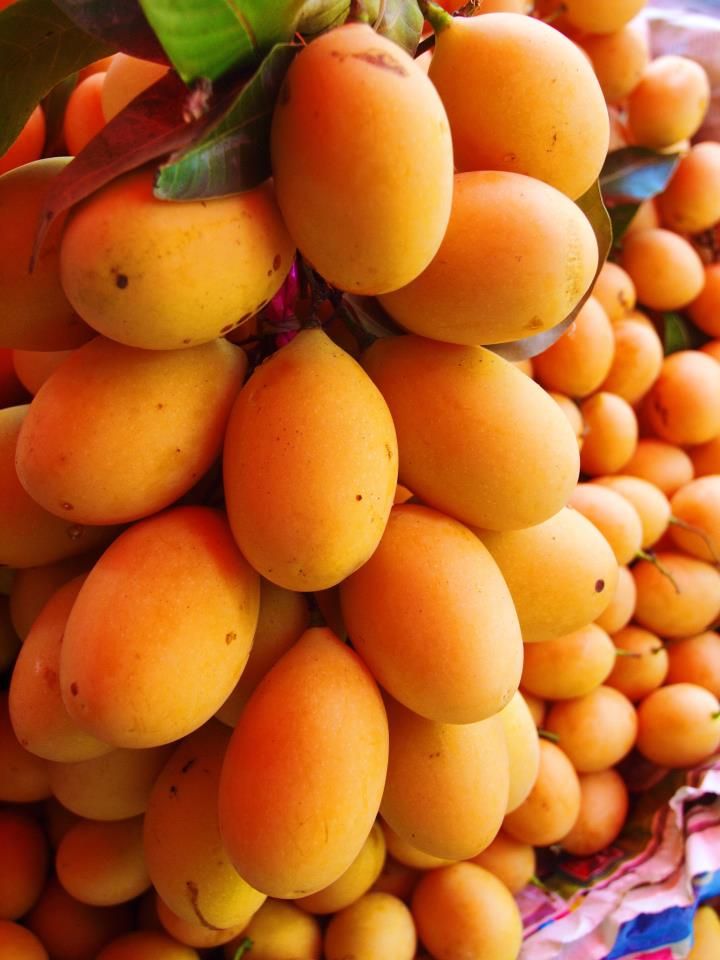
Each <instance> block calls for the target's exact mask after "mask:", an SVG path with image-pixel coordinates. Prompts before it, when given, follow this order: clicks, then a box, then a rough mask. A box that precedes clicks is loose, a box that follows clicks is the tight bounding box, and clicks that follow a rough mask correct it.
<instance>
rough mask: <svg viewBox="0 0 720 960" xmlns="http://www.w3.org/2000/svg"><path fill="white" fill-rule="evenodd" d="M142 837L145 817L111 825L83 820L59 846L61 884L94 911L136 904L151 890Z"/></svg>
mask: <svg viewBox="0 0 720 960" xmlns="http://www.w3.org/2000/svg"><path fill="white" fill-rule="evenodd" d="M142 834H143V821H142V817H133V818H131V819H130V820H115V821H112V822H109V823H102V822H97V821H93V820H81V821H80V822H79V823H76V824H75V825H74V826H72V827H70V829H69V830H68V831H67V832H66V833H65V835H64V836H63V838H62V840H61V841H60V845H59V846H58V849H57V854H56V856H55V870H56V872H57V877H58V880H59V881H60V883H61V884H62V885H63V887H64V888H65V889H66V890H67V892H68V893H69V894H70V895H71V896H72V897H75V899H76V900H79V901H80V902H81V903H89V904H91V905H92V906H95V907H110V906H112V905H113V904H116V903H125V902H126V901H128V900H134V899H135V897H138V896H140V894H142V893H144V892H145V890H147V889H149V887H150V877H149V876H148V872H147V868H146V866H145V857H144V855H143V843H142Z"/></svg>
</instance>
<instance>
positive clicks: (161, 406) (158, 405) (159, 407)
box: [155, 403, 165, 410]
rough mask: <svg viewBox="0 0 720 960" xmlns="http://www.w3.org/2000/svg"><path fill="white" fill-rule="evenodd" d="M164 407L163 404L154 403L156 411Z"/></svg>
mask: <svg viewBox="0 0 720 960" xmlns="http://www.w3.org/2000/svg"><path fill="white" fill-rule="evenodd" d="M164 406H165V404H164V403H156V404H155V407H156V409H157V410H162V408H163V407H164Z"/></svg>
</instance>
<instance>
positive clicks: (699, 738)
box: [637, 683, 720, 767]
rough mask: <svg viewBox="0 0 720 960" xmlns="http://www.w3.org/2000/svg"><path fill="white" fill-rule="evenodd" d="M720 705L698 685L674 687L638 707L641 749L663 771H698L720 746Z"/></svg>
mask: <svg viewBox="0 0 720 960" xmlns="http://www.w3.org/2000/svg"><path fill="white" fill-rule="evenodd" d="M719 710H720V704H719V703H718V699H717V697H716V696H714V694H712V693H710V691H709V690H705V688H704V687H699V686H697V685H696V684H694V683H671V684H669V685H668V686H665V687H660V689H659V690H654V691H653V692H652V693H651V694H649V695H648V696H647V697H646V698H645V699H644V700H643V701H642V703H641V704H640V705H639V707H638V723H639V727H638V738H637V748H638V750H639V751H640V753H642V754H643V756H645V757H647V758H648V760H651V761H652V762H653V763H656V764H658V766H661V767H694V766H697V764H699V763H702V762H703V761H704V760H707V758H708V757H710V756H711V755H712V754H714V753H715V751H716V750H717V749H718V747H719V746H720V717H719V715H718V711H719Z"/></svg>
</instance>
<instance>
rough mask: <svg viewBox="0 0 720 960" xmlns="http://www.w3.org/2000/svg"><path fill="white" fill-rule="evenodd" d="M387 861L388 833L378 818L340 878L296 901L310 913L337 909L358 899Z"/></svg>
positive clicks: (365, 891) (347, 905)
mask: <svg viewBox="0 0 720 960" xmlns="http://www.w3.org/2000/svg"><path fill="white" fill-rule="evenodd" d="M384 863H385V834H384V833H383V832H382V828H381V826H380V824H379V823H377V822H375V823H374V824H373V826H372V829H371V830H370V833H369V834H368V837H367V840H366V841H365V843H364V844H363V845H362V848H361V849H360V853H359V854H358V855H357V856H356V857H355V859H354V860H353V862H352V863H351V864H350V866H349V867H348V868H347V870H346V871H345V873H343V874H341V875H340V876H339V877H338V878H337V880H335V881H334V882H333V883H331V884H330V885H329V886H327V887H325V889H324V890H318V892H317V893H311V894H310V896H309V897H300V899H299V900H296V901H295V903H296V904H297V906H298V907H301V908H302V909H303V910H307V912H308V913H319V914H323V913H336V912H337V911H338V910H343V909H344V908H345V907H349V906H350V904H351V903H355V901H356V900H358V899H359V898H360V897H362V896H363V895H364V894H366V893H367V892H368V890H369V889H370V888H371V887H372V885H373V884H374V883H375V881H376V880H377V878H378V877H379V876H380V872H381V871H382V868H383V864H384Z"/></svg>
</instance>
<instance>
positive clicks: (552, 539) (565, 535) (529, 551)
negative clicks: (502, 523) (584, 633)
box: [474, 507, 617, 643]
mask: <svg viewBox="0 0 720 960" xmlns="http://www.w3.org/2000/svg"><path fill="white" fill-rule="evenodd" d="M474 532H475V533H476V534H477V536H478V537H479V538H480V540H481V541H482V542H483V543H484V544H485V546H486V547H487V548H488V550H489V551H490V553H491V554H492V556H493V559H494V560H495V562H496V563H497V565H498V566H499V567H500V572H501V573H502V575H503V577H504V579H505V582H506V583H507V585H508V587H509V588H510V593H511V594H512V598H513V603H514V604H515V609H516V611H517V615H518V619H519V620H520V627H521V629H522V635H523V642H524V643H538V642H541V641H545V640H553V639H555V638H556V637H560V636H564V635H566V634H568V633H571V632H572V631H573V630H579V629H580V628H582V627H584V626H585V625H586V624H587V623H589V622H590V621H591V620H594V619H595V618H596V617H597V616H599V615H600V614H601V613H602V611H603V610H604V609H605V608H606V607H607V605H608V603H609V602H610V598H611V597H612V595H613V591H614V589H615V584H616V580H617V561H616V560H615V557H614V555H613V552H612V549H611V548H610V545H609V544H608V543H607V541H606V540H605V538H604V537H603V535H602V534H601V533H600V531H599V530H598V529H597V528H596V527H595V525H594V524H593V523H591V522H590V520H588V519H586V518H585V517H584V516H583V515H582V514H581V513H579V512H578V511H577V510H570V509H568V508H567V507H563V509H562V510H560V511H559V512H558V513H556V514H555V515H554V516H553V517H550V519H549V520H545V521H544V522H543V523H538V524H535V525H534V526H532V527H528V529H526V530H509V531H500V532H496V531H491V530H479V529H475V531H474ZM540 570H541V571H542V576H538V571H540Z"/></svg>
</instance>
